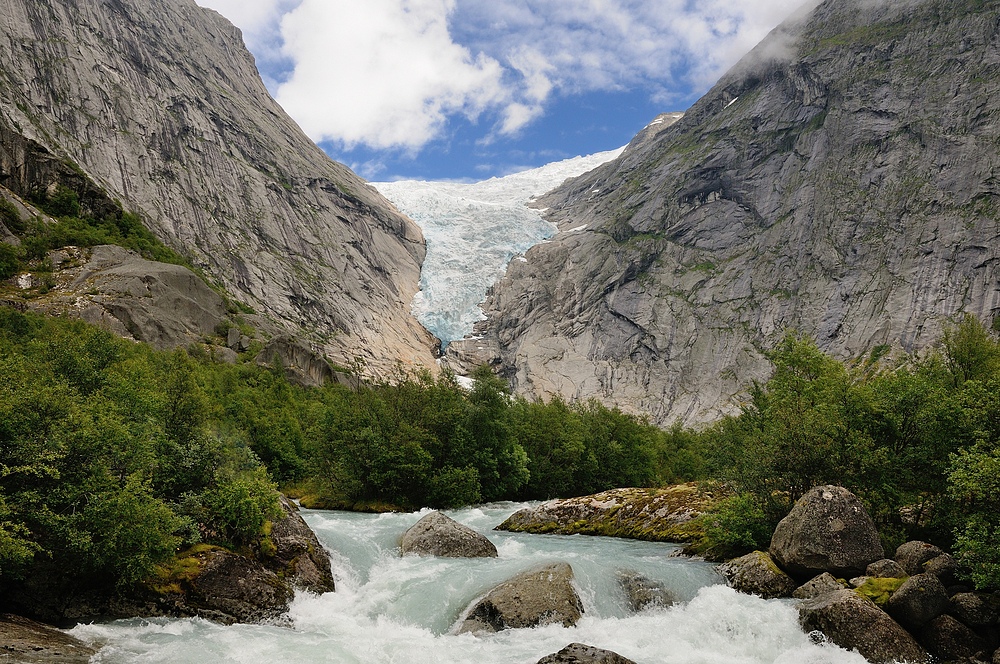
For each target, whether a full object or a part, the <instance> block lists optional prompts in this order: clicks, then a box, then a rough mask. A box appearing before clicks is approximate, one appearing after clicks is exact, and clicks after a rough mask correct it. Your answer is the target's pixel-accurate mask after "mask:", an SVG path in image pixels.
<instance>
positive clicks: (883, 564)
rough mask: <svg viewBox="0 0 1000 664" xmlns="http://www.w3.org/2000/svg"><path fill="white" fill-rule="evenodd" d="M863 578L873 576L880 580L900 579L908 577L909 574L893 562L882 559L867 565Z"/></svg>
mask: <svg viewBox="0 0 1000 664" xmlns="http://www.w3.org/2000/svg"><path fill="white" fill-rule="evenodd" d="M865 576H873V577H876V578H880V579H892V578H896V579H901V578H903V577H904V576H909V574H907V573H906V570H905V569H903V567H902V566H901V565H900V564H899V563H897V562H896V561H895V560H892V559H891V558H883V559H882V560H876V561H875V562H873V563H872V564H871V565H869V566H868V569H866V570H865Z"/></svg>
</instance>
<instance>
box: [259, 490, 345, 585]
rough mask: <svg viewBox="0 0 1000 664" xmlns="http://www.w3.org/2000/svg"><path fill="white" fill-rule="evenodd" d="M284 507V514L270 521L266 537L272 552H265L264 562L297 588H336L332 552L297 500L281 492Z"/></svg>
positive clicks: (282, 506)
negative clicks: (328, 550) (324, 544)
mask: <svg viewBox="0 0 1000 664" xmlns="http://www.w3.org/2000/svg"><path fill="white" fill-rule="evenodd" d="M281 509H282V512H283V514H282V516H281V518H279V519H277V520H276V521H274V523H272V524H271V532H270V534H269V535H268V537H267V541H268V542H270V544H271V546H272V549H271V550H270V551H269V553H270V555H265V556H262V560H263V562H264V563H265V565H266V566H267V567H268V568H269V569H271V570H272V571H274V572H275V573H277V574H278V575H279V576H280V577H282V578H284V579H288V580H289V581H291V583H292V585H293V586H295V587H296V588H301V589H303V590H308V591H310V592H314V593H318V594H320V593H325V592H333V591H334V589H335V584H334V580H333V572H332V571H331V568H330V555H329V554H328V553H327V552H326V549H324V548H323V545H322V544H320V542H319V540H318V539H317V538H316V533H314V532H313V531H312V529H311V528H310V527H309V526H308V525H307V524H306V522H305V521H303V520H302V516H301V515H300V514H299V510H298V508H297V507H296V506H295V504H294V503H293V502H292V501H290V500H288V498H286V497H285V496H281Z"/></svg>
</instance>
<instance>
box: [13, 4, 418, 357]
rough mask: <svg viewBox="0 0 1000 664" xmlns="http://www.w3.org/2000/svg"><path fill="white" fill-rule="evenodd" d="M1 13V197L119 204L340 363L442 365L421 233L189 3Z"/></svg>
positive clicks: (229, 36)
mask: <svg viewBox="0 0 1000 664" xmlns="http://www.w3.org/2000/svg"><path fill="white" fill-rule="evenodd" d="M0 7H2V16H3V19H2V22H0V25H2V26H3V27H2V33H0V185H2V186H3V187H6V188H7V189H9V190H10V191H12V192H14V193H15V194H18V195H20V196H22V197H30V196H32V195H34V194H37V192H39V191H41V192H45V191H49V192H52V191H54V190H55V189H56V187H57V186H62V187H68V188H72V189H74V190H76V191H77V192H78V193H79V194H80V196H81V200H82V201H83V202H84V203H85V204H86V203H87V202H88V201H90V202H93V201H101V200H105V202H106V201H108V200H110V201H114V200H117V201H120V203H121V205H122V206H123V207H124V208H126V209H127V210H129V211H131V212H133V213H136V214H138V215H139V216H140V217H141V218H142V220H143V221H144V222H145V223H146V224H147V225H148V227H149V228H150V229H151V230H152V231H153V232H154V233H155V234H156V235H157V236H158V237H159V238H160V239H161V240H163V241H164V242H166V243H167V244H168V245H170V246H171V247H172V248H174V249H176V250H178V251H179V252H181V253H182V254H184V255H187V256H189V257H190V258H191V260H192V262H193V263H194V264H195V265H196V266H198V267H200V268H202V269H203V270H204V272H205V273H207V275H208V276H209V277H210V279H211V280H213V281H215V282H217V283H218V284H220V285H221V286H222V287H223V288H224V289H225V290H226V291H228V293H229V294H230V295H231V296H232V297H234V298H235V299H236V300H238V301H240V302H242V303H243V304H244V305H247V306H249V307H251V308H252V309H253V310H254V311H255V312H256V314H257V317H256V320H257V321H258V322H259V323H260V324H261V325H263V326H265V327H268V328H270V332H271V333H272V334H292V335H297V336H298V337H299V339H300V341H304V342H309V343H310V344H311V345H312V347H313V348H314V349H315V350H318V351H320V352H322V353H325V354H327V355H329V356H330V357H331V358H332V359H333V360H334V361H335V362H337V363H339V364H343V365H347V366H351V365H360V366H363V367H365V368H366V372H367V373H368V374H370V375H384V374H386V373H387V372H389V371H391V370H392V369H393V367H394V366H395V365H396V364H397V362H401V363H402V364H403V365H404V366H433V362H434V355H433V352H434V351H433V349H434V348H435V347H436V346H437V342H436V340H435V339H434V338H433V337H432V336H431V335H430V333H428V332H427V331H426V330H424V329H423V328H422V327H421V326H420V325H419V323H418V322H417V321H416V320H415V319H414V318H413V316H412V315H411V314H410V303H411V300H412V298H413V296H414V294H415V293H416V292H417V290H418V283H419V276H420V265H421V262H422V261H423V257H424V242H423V237H422V234H421V232H420V229H419V228H418V227H417V226H416V225H415V224H414V223H413V222H412V221H411V220H409V219H407V218H406V217H404V216H403V215H401V214H400V213H399V212H398V211H397V210H396V209H395V208H394V207H393V206H392V205H391V204H390V203H389V202H388V201H386V200H385V199H384V198H383V197H382V196H381V195H379V194H378V193H377V192H376V191H375V190H374V189H372V188H371V187H369V186H368V185H367V184H366V183H365V182H363V181H362V180H361V179H360V178H358V177H357V176H355V175H354V174H353V173H352V172H351V171H350V170H349V169H348V168H346V167H345V166H343V165H341V164H337V163H335V162H333V161H331V160H330V159H329V158H327V157H326V155H324V154H323V152H322V151H321V150H320V149H319V148H318V147H316V145H315V144H313V143H312V141H310V140H309V139H308V138H307V137H306V136H305V135H304V134H303V133H302V131H301V130H300V129H299V128H298V127H297V126H296V125H295V123H294V122H293V121H292V120H291V119H290V118H289V117H288V116H287V115H286V114H285V113H284V111H282V110H281V108H280V107H279V106H278V105H277V104H276V103H275V102H274V101H273V100H272V99H271V97H270V96H269V94H268V92H267V90H266V88H265V87H264V85H263V83H262V82H261V79H260V76H259V74H258V73H257V69H256V67H255V64H254V60H253V58H252V56H251V55H250V53H249V52H248V51H247V50H246V48H245V47H244V45H243V41H242V37H241V34H240V32H239V31H238V30H237V29H236V28H235V27H233V26H232V25H231V24H230V23H229V22H228V21H226V20H225V19H223V18H222V17H221V16H219V15H218V14H216V13H215V12H213V11H211V10H207V9H203V8H201V7H198V6H197V5H195V3H194V2H193V0H127V1H125V0H3V1H2V2H0ZM335 66H349V65H348V64H347V63H343V64H342V65H335ZM343 93H344V98H345V103H349V97H350V95H351V94H352V91H350V90H344V91H343ZM102 204H104V203H102Z"/></svg>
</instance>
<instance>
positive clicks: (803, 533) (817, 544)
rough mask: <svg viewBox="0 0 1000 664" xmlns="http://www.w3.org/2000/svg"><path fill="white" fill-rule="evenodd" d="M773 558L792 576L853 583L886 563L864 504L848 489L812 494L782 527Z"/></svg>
mask: <svg viewBox="0 0 1000 664" xmlns="http://www.w3.org/2000/svg"><path fill="white" fill-rule="evenodd" d="M769 552H770V554H771V557H772V558H773V559H774V560H775V562H777V563H778V565H779V566H780V567H781V568H782V569H784V570H785V571H787V572H788V573H789V574H790V575H791V576H793V577H796V578H799V579H809V578H812V577H813V576H815V575H816V574H819V573H821V572H830V573H831V574H833V575H834V576H837V577H842V578H850V577H852V576H857V575H859V574H861V573H863V572H864V570H865V569H867V567H868V565H870V564H871V563H873V562H875V561H877V560H881V559H882V558H884V557H885V556H884V551H883V549H882V544H881V542H880V541H879V536H878V532H877V531H876V530H875V524H874V523H873V522H872V519H871V517H870V516H868V512H867V511H866V510H865V508H864V505H862V504H861V501H860V500H858V499H857V497H856V496H855V495H854V494H853V493H851V492H850V491H848V490H847V489H845V488H843V487H839V486H832V485H828V486H819V487H815V488H813V489H810V490H809V491H808V492H806V494H805V495H804V496H802V497H801V498H800V499H799V500H798V501H797V502H796V503H795V506H794V507H792V510H791V512H789V513H788V516H786V517H785V518H784V519H782V520H781V522H780V523H778V526H777V528H775V530H774V535H773V537H772V538H771V546H770V549H769Z"/></svg>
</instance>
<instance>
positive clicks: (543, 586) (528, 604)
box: [458, 563, 583, 634]
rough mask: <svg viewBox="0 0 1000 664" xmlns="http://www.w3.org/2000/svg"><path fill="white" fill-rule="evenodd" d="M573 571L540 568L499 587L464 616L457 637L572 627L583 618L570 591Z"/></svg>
mask: <svg viewBox="0 0 1000 664" xmlns="http://www.w3.org/2000/svg"><path fill="white" fill-rule="evenodd" d="M572 581H573V568H572V567H570V566H569V565H567V564H566V563H554V564H552V565H543V566H541V567H536V568H533V569H530V570H528V571H526V572H523V573H521V574H518V575H517V576H515V577H514V578H513V579H510V580H509V581H505V582H504V583H501V584H500V585H499V586H497V587H496V588H494V589H493V590H491V591H490V592H488V593H487V594H486V596H485V597H483V598H482V599H480V600H478V601H476V602H474V603H473V604H472V606H471V607H469V609H467V610H466V612H465V614H464V615H465V617H464V618H463V619H462V620H461V624H460V625H459V628H458V633H459V634H461V633H464V632H473V633H484V632H486V633H488V632H499V631H500V630H504V629H511V628H518V627H537V626H538V625H548V624H551V623H560V624H562V625H563V626H564V627H572V626H573V625H575V624H576V623H577V621H578V620H579V619H580V617H581V616H582V615H583V603H582V602H581V601H580V596H579V595H577V593H576V589H574V588H573V583H572Z"/></svg>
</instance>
